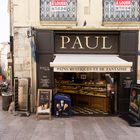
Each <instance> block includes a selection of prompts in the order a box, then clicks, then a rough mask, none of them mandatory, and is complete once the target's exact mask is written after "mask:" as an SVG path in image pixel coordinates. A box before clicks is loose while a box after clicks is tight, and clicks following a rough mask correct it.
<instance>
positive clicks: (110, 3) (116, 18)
mask: <svg viewBox="0 0 140 140" xmlns="http://www.w3.org/2000/svg"><path fill="white" fill-rule="evenodd" d="M103 22H126V23H130V22H131V23H132V22H140V0H104V1H103Z"/></svg>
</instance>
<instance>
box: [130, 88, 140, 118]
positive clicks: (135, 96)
mask: <svg viewBox="0 0 140 140" xmlns="http://www.w3.org/2000/svg"><path fill="white" fill-rule="evenodd" d="M129 112H130V113H131V114H133V115H134V116H136V117H137V118H139V119H140V87H138V86H132V88H131V91H130V104H129Z"/></svg>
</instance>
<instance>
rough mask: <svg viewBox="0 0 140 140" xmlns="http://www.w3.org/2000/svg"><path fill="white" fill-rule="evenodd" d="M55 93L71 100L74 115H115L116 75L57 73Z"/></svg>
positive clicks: (55, 75)
mask: <svg viewBox="0 0 140 140" xmlns="http://www.w3.org/2000/svg"><path fill="white" fill-rule="evenodd" d="M54 77H55V93H59V94H65V95H68V96H69V97H70V98H71V108H72V111H71V112H72V115H76V114H78V115H88V114H90V115H92V114H93V115H95V114H104V115H108V114H113V113H114V105H115V101H116V99H115V98H116V96H114V95H115V92H114V91H115V89H114V84H115V83H114V73H61V72H58V73H57V72H56V73H55V74H54Z"/></svg>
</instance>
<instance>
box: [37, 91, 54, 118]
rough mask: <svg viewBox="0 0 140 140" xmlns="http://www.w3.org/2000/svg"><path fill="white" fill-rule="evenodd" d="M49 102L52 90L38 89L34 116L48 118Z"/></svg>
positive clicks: (49, 113) (49, 114) (49, 111)
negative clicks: (45, 116)
mask: <svg viewBox="0 0 140 140" xmlns="http://www.w3.org/2000/svg"><path fill="white" fill-rule="evenodd" d="M51 102H52V90H51V89H38V97H37V113H36V116H37V117H38V116H39V115H47V116H49V118H50V117H51Z"/></svg>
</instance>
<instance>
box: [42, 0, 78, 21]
mask: <svg viewBox="0 0 140 140" xmlns="http://www.w3.org/2000/svg"><path fill="white" fill-rule="evenodd" d="M40 20H41V21H76V20H77V1H76V0H40Z"/></svg>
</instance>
